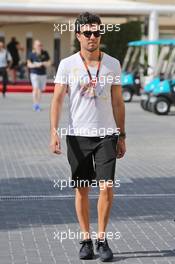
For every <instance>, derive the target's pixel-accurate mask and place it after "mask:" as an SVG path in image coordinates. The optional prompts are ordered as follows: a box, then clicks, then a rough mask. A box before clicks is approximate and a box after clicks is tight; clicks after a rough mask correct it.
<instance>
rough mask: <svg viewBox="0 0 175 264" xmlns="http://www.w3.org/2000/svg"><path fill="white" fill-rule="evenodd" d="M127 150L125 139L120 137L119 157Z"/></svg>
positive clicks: (118, 145) (118, 144)
mask: <svg viewBox="0 0 175 264" xmlns="http://www.w3.org/2000/svg"><path fill="white" fill-rule="evenodd" d="M125 152H126V145H125V139H124V138H120V137H119V140H118V143H117V159H121V158H123V156H124V155H125Z"/></svg>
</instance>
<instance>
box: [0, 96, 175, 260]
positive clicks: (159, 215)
mask: <svg viewBox="0 0 175 264" xmlns="http://www.w3.org/2000/svg"><path fill="white" fill-rule="evenodd" d="M50 98H51V95H48V94H47V95H44V96H43V111H42V112H40V113H34V112H32V111H31V95H30V94H25V95H24V94H8V95H7V98H6V99H5V100H3V99H2V98H0V263H1V264H39V263H42V264H56V263H57V264H68V263H69V264H75V263H76V264H77V263H83V264H86V263H94V264H95V263H100V261H99V259H98V255H96V259H95V260H93V261H79V259H78V256H77V255H78V254H77V253H78V251H79V242H78V241H79V240H78V239H65V240H64V241H63V242H62V243H61V241H60V238H58V236H61V232H64V233H62V236H64V238H65V236H66V235H68V232H73V231H74V232H75V234H76V236H77V237H78V236H79V227H78V224H77V220H76V215H75V211H74V193H73V191H72V190H71V189H70V188H68V187H67V188H64V189H63V190H61V189H60V186H58V184H60V182H58V181H59V180H60V179H66V180H68V178H69V176H70V170H69V166H68V163H67V160H66V146H65V141H64V140H63V142H62V150H63V154H62V156H59V157H58V156H55V155H52V154H50V153H49V151H48V142H49V115H48V113H49V105H50ZM66 108H67V106H66V103H65V106H64V110H63V118H62V122H61V124H62V126H65V124H66V122H67V118H66V111H67V109H66ZM126 110H127V111H126V112H127V134H128V138H127V149H128V153H127V155H126V157H125V159H123V160H121V161H118V163H117V179H118V180H120V187H119V188H115V192H116V196H115V198H114V204H113V210H112V214H111V219H110V223H109V226H108V231H109V232H113V235H114V238H113V240H111V241H109V243H110V245H111V247H112V248H113V251H114V253H115V259H114V261H113V263H120V264H130V263H132V264H137V263H138V264H142V263H143V264H152V263H154V264H175V222H174V218H175V206H174V205H175V151H174V150H175V147H174V142H175V140H174V131H175V113H172V114H171V115H169V116H166V117H159V116H156V115H153V114H150V113H146V112H144V111H142V110H141V108H140V106H139V103H138V99H135V101H134V102H133V103H131V104H127V105H126ZM97 193H98V190H96V189H95V188H94V189H93V191H92V193H91V196H90V199H91V222H92V231H93V232H95V231H96V227H97V225H96V222H97V213H96V202H97ZM116 232H120V238H119V239H117V235H116V234H117V233H116Z"/></svg>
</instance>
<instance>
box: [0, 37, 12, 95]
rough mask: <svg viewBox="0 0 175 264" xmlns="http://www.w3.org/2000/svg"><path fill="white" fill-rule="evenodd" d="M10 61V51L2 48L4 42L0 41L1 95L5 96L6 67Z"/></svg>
mask: <svg viewBox="0 0 175 264" xmlns="http://www.w3.org/2000/svg"><path fill="white" fill-rule="evenodd" d="M10 63H12V58H11V56H10V53H9V52H8V51H7V50H6V49H5V48H4V43H3V42H2V41H0V76H1V77H2V84H3V87H2V96H3V97H4V98H5V95H6V90H7V82H8V75H7V68H8V67H9V66H10Z"/></svg>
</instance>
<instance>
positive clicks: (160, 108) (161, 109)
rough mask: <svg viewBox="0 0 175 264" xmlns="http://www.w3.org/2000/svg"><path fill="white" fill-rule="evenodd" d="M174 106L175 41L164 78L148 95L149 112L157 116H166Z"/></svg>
mask: <svg viewBox="0 0 175 264" xmlns="http://www.w3.org/2000/svg"><path fill="white" fill-rule="evenodd" d="M171 105H175V41H174V47H173V49H172V52H171V56H170V58H169V62H168V66H167V70H166V73H165V75H164V78H163V79H161V81H160V82H159V83H158V84H157V85H156V87H155V88H154V90H153V91H152V93H151V94H150V98H149V102H148V107H149V110H150V111H152V112H154V113H156V114H158V115H167V114H168V113H169V111H170V107H171Z"/></svg>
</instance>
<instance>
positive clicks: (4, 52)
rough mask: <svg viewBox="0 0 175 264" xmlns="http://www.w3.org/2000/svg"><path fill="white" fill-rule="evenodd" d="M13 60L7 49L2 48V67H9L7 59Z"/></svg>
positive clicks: (0, 60)
mask: <svg viewBox="0 0 175 264" xmlns="http://www.w3.org/2000/svg"><path fill="white" fill-rule="evenodd" d="M11 60H12V57H11V55H10V53H9V52H8V51H7V50H5V49H2V50H0V68H5V67H7V61H11Z"/></svg>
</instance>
